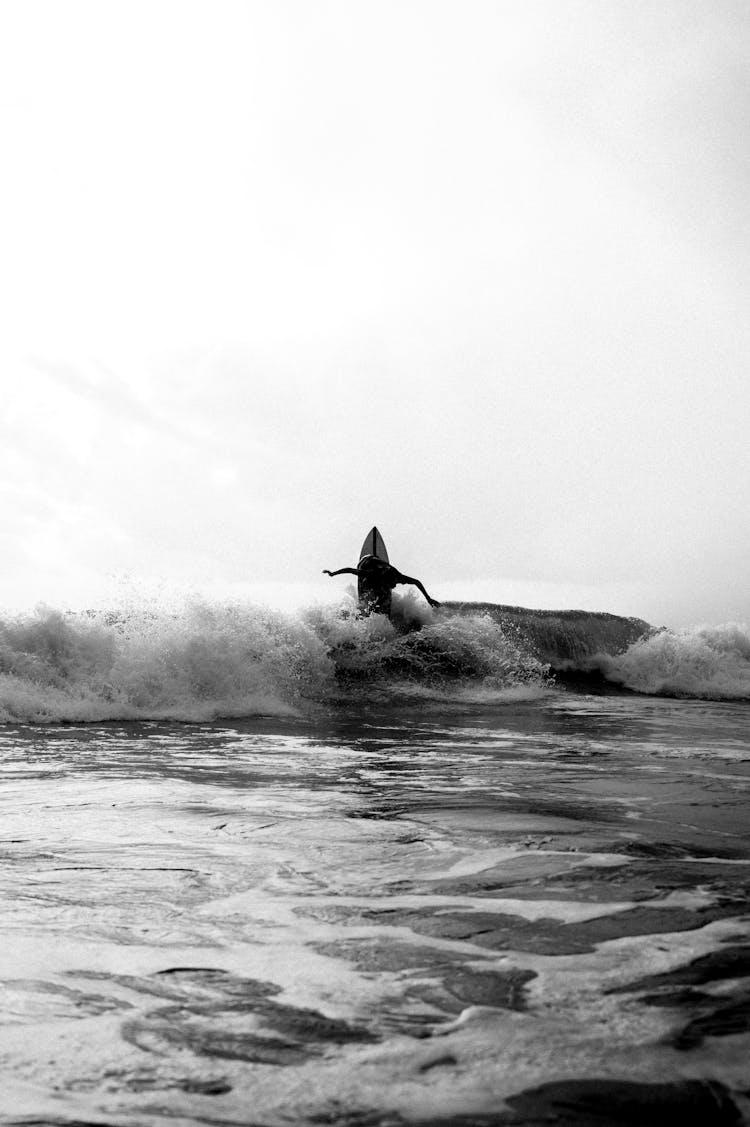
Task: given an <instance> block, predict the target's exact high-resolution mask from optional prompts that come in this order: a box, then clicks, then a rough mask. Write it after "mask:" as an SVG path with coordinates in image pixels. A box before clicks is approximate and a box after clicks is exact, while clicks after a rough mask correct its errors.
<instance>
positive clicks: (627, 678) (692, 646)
mask: <svg viewBox="0 0 750 1127" xmlns="http://www.w3.org/2000/svg"><path fill="white" fill-rule="evenodd" d="M594 664H596V666H597V667H598V668H599V669H600V670H601V671H602V672H603V673H604V675H605V677H607V679H608V680H610V681H613V682H615V683H617V684H621V685H624V686H625V687H626V688H629V689H633V690H635V691H636V692H640V693H650V694H659V695H662V696H677V697H696V698H702V699H705V700H750V629H748V627H747V626H746V625H744V624H740V623H727V624H725V625H722V626H696V627H692V628H690V629H684V630H675V631H672V630H660V631H657V632H655V633H653V634H652V635H651V636H650V637H647V638H643V639H641V640H640V641H638V642H635V643H634V644H633V645H632V646H630V648H629V649H628V650H626V651H625V653H623V654H620V655H618V656H616V657H611V656H607V655H602V656H600V657H598V658H597V659H596V661H595V663H594Z"/></svg>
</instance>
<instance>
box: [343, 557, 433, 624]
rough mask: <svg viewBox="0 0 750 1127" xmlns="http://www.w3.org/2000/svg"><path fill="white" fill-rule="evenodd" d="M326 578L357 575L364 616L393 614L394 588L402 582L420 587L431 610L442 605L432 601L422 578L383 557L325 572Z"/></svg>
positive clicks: (364, 559)
mask: <svg viewBox="0 0 750 1127" xmlns="http://www.w3.org/2000/svg"><path fill="white" fill-rule="evenodd" d="M323 574H324V575H330V576H334V575H356V576H357V589H358V595H359V608H360V610H361V611H362V614H390V613H391V596H392V593H393V588H394V587H397V586H398V584H399V583H411V584H412V586H413V587H416V588H418V590H420V591H421V592H422V594H423V595H424V597H425V598H426V599H427V602H428V603H429V604H430V606H431V607H439V606H440V603H439V602H438V601H437V600H436V599H433V598H431V597H430V596H429V595H428V594H427V592H426V591H425V589H424V587H423V585H422V584H421V583H420V581H419V580H418V579H412V578H411V577H410V576H408V575H402V574H401V572H400V571H399V570H398V569H397V568H395V567H393V566H392V564H389V563H388V561H387V560H381V559H380V557H379V556H373V555H367V556H363V557H362V559H361V560H360V561H359V563H358V564H357V566H356V567H340V568H339V569H338V571H328V569H327V568H326V569H324V571H323Z"/></svg>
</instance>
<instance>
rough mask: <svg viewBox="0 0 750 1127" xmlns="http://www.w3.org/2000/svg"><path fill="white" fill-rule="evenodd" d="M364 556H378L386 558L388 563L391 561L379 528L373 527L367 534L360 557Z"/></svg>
mask: <svg viewBox="0 0 750 1127" xmlns="http://www.w3.org/2000/svg"><path fill="white" fill-rule="evenodd" d="M363 556H377V557H378V559H381V560H385V562H386V563H388V562H389V560H388V551H387V549H386V546H385V542H384V540H383V537H382V536H381V535H380V533H379V532H378V530H377V528H371V529H370V531H369V532H368V533H367V536H365V542H364V544H363V545H362V550H361V552H360V553H359V558H360V559H362V557H363Z"/></svg>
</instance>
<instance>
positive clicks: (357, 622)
mask: <svg viewBox="0 0 750 1127" xmlns="http://www.w3.org/2000/svg"><path fill="white" fill-rule="evenodd" d="M394 619H395V622H391V621H389V620H388V619H387V618H384V617H383V616H381V615H374V616H372V617H369V618H367V617H362V616H360V615H359V614H357V613H356V607H355V604H354V602H353V600H351V599H346V600H345V601H344V602H343V603H342V604H340V605H338V606H330V605H320V606H319V605H313V606H310V607H307V608H303V609H301V610H300V611H298V612H296V613H295V614H285V613H283V612H280V611H274V610H269V609H267V608H264V607H259V606H255V605H250V604H237V603H233V604H228V603H211V602H206V601H197V600H194V601H191V602H188V603H186V604H185V605H184V606H183V607H182V608H180V609H170V610H166V609H160V608H158V607H154V606H143V607H132V606H130V607H128V608H127V609H121V610H108V611H90V612H82V613H62V612H60V611H59V610H55V609H51V608H48V607H39V608H37V610H36V611H34V612H33V613H31V614H25V615H17V616H14V617H6V618H2V619H0V721H2V722H6V723H7V722H13V721H15V722H31V723H49V722H57V721H69V722H72V721H76V722H85V721H100V720H119V719H167V720H168V719H172V720H188V721H190V720H194V721H198V720H210V719H214V718H216V717H219V716H221V717H241V716H253V715H298V716H299V715H304V714H305V713H306V712H308V711H309V710H310V708H314V707H320V706H326V705H334V704H336V703H339V702H341V701H342V700H347V699H349V700H351V699H361V698H362V697H363V696H365V697H367V696H368V695H372V694H374V693H377V694H378V695H379V696H380V697H382V696H383V695H385V696H386V697H387V696H388V695H391V696H393V695H398V694H399V693H403V690H404V687H407V688H409V689H411V690H414V689H415V688H416V689H422V690H425V689H430V690H431V691H439V692H443V693H444V692H445V687H446V686H448V685H450V686H452V687H454V688H456V689H457V688H458V687H459V686H461V687H463V686H465V685H466V684H467V683H471V684H472V686H475V687H482V688H483V689H484V691H485V692H488V693H492V692H502V691H504V690H506V689H513V688H517V687H518V686H519V685H526V686H528V685H529V684H536V685H539V686H543V685H544V684H545V683H546V679H547V667H546V666H545V665H544V664H543V663H542V662H540V661H539V660H537V659H536V658H535V657H534V656H533V655H532V654H531V653H530V652H527V651H525V650H524V649H523V647H522V646H520V645H519V644H518V642H517V640H512V639H510V638H508V637H506V636H505V634H504V633H503V631H502V629H501V628H500V627H499V626H498V625H497V624H496V623H494V622H492V621H491V619H490V618H489V617H487V616H481V615H478V616H473V617H468V618H466V617H463V618H459V617H457V616H454V615H451V614H446V615H434V614H433V613H432V612H431V611H430V610H429V608H426V607H421V606H420V605H419V604H418V603H417V602H416V600H413V599H410V598H409V597H408V596H407V597H406V598H403V599H398V600H397V601H396V610H395V614H394Z"/></svg>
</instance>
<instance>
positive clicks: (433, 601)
mask: <svg viewBox="0 0 750 1127" xmlns="http://www.w3.org/2000/svg"><path fill="white" fill-rule="evenodd" d="M427 602H428V603H429V604H430V606H431V607H439V606H440V603H439V602H438V601H437V599H428V600H427Z"/></svg>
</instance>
